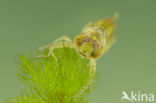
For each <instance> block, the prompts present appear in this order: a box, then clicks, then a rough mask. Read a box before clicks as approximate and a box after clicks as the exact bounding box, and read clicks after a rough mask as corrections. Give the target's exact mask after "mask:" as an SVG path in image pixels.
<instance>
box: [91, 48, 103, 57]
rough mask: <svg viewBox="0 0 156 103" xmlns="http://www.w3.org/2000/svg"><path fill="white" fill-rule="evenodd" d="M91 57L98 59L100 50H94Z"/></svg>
mask: <svg viewBox="0 0 156 103" xmlns="http://www.w3.org/2000/svg"><path fill="white" fill-rule="evenodd" d="M91 56H92V57H93V58H98V57H100V56H101V49H96V50H94V51H93V52H92V53H91Z"/></svg>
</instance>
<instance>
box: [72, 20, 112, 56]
mask: <svg viewBox="0 0 156 103" xmlns="http://www.w3.org/2000/svg"><path fill="white" fill-rule="evenodd" d="M114 30H115V21H114V19H111V18H106V19H103V20H100V21H97V22H94V23H92V24H90V25H88V26H87V27H85V28H84V29H83V31H82V34H80V35H79V36H77V37H76V38H75V39H74V43H75V45H76V46H77V48H78V50H79V52H80V54H82V55H83V56H85V57H88V58H94V59H96V58H98V57H100V56H101V55H102V54H103V53H105V52H106V51H108V49H109V48H110V46H111V45H112V44H113V42H114ZM84 43H88V44H86V45H88V46H90V49H88V51H89V50H91V51H89V53H90V54H88V55H86V52H81V46H82V45H83V44H84ZM86 47H87V46H86Z"/></svg>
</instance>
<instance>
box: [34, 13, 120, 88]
mask: <svg viewBox="0 0 156 103" xmlns="http://www.w3.org/2000/svg"><path fill="white" fill-rule="evenodd" d="M117 17H118V14H117V13H116V14H114V16H113V17H112V18H110V17H107V18H105V19H102V20H99V21H95V22H93V23H90V24H88V25H87V26H85V27H84V29H83V30H82V32H81V34H80V35H78V36H76V37H75V38H74V42H72V40H71V39H70V38H68V37H66V36H62V37H60V38H58V39H57V40H55V41H54V42H52V43H51V44H49V45H45V46H43V47H41V48H39V50H43V49H46V48H48V49H49V53H48V55H45V56H42V55H41V56H37V57H49V56H51V55H52V56H53V57H54V58H55V59H56V60H57V57H56V56H55V54H54V53H53V50H54V49H56V48H62V47H69V48H75V49H76V51H77V52H78V53H79V54H80V55H81V56H82V57H84V58H87V59H89V60H90V67H91V69H90V74H91V76H90V78H91V80H92V78H93V76H94V74H95V71H96V60H97V59H98V58H99V57H101V56H102V55H103V54H105V53H106V52H107V51H108V50H109V48H110V47H111V45H112V44H113V43H114V41H115V36H114V31H115V27H116V24H115V20H116V19H117ZM91 80H90V82H89V83H88V86H89V85H90V84H91ZM88 86H87V87H88ZM84 88H86V87H84ZM82 91H83V90H82Z"/></svg>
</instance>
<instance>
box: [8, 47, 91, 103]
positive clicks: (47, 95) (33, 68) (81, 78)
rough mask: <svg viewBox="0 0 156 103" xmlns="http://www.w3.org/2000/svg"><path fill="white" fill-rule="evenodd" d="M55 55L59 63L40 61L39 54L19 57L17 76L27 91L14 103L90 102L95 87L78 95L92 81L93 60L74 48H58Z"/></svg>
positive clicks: (53, 60) (48, 59) (47, 59)
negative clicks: (91, 61)
mask: <svg viewBox="0 0 156 103" xmlns="http://www.w3.org/2000/svg"><path fill="white" fill-rule="evenodd" d="M47 53H48V51H44V52H42V54H47ZM40 54H41V53H40ZM54 54H55V55H56V57H57V61H56V60H55V59H54V58H53V57H52V56H50V57H47V58H36V57H35V56H36V55H37V54H34V55H31V56H25V55H20V56H19V57H18V59H17V64H18V69H17V76H18V77H19V79H20V81H21V82H22V84H23V85H24V88H25V91H24V92H22V93H21V95H19V96H17V97H16V98H15V99H14V100H13V101H12V102H11V103H88V100H87V95H88V94H89V93H90V88H91V87H92V86H93V85H91V87H90V88H87V89H86V90H85V91H84V92H83V93H82V94H81V95H80V96H79V97H77V98H76V97H75V96H76V95H77V94H78V93H79V92H80V91H81V90H82V89H83V88H84V87H85V86H86V85H87V84H88V82H90V79H89V73H90V65H89V60H88V59H85V58H83V57H82V56H81V55H80V54H79V53H77V51H76V50H75V49H74V48H58V49H55V50H54Z"/></svg>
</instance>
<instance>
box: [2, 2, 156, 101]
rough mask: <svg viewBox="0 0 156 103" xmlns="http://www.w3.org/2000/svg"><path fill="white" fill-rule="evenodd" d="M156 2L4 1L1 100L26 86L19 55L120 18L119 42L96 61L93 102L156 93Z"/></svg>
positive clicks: (117, 33)
mask: <svg viewBox="0 0 156 103" xmlns="http://www.w3.org/2000/svg"><path fill="white" fill-rule="evenodd" d="M155 4H156V1H154V0H62V1H61V0H0V102H1V101H2V100H4V99H6V98H8V97H15V96H17V95H18V94H19V93H20V91H22V85H21V84H20V82H19V81H18V78H17V77H16V75H15V71H16V64H15V57H16V56H17V55H18V54H21V53H27V52H28V51H30V52H32V51H34V50H35V49H36V48H38V47H40V46H42V45H45V44H48V43H50V42H52V41H53V40H55V39H57V38H59V37H60V36H63V35H66V36H68V37H70V38H72V39H73V38H74V37H75V36H76V35H79V34H80V31H81V29H82V28H83V26H84V25H86V24H87V23H89V22H91V21H95V20H98V19H102V18H105V17H106V16H112V15H113V14H114V13H115V12H118V13H119V14H120V18H119V19H118V20H117V28H116V43H115V44H114V45H113V47H112V48H111V49H110V51H109V53H107V54H106V55H104V56H103V57H101V58H100V59H99V60H98V61H97V69H98V70H97V73H98V74H99V77H98V78H99V80H98V83H97V88H96V90H95V91H94V92H93V93H92V95H90V98H91V101H90V103H121V100H120V99H121V97H122V91H123V90H124V91H126V92H127V93H130V92H131V91H134V92H138V91H139V92H141V93H154V94H155V95H156V39H155V38H156V20H155V19H156V6H155Z"/></svg>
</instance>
